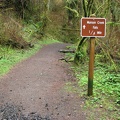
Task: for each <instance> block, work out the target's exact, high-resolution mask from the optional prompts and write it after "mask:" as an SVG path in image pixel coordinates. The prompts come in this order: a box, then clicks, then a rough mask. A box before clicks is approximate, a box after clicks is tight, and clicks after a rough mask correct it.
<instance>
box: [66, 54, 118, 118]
mask: <svg viewBox="0 0 120 120" xmlns="http://www.w3.org/2000/svg"><path fill="white" fill-rule="evenodd" d="M73 56H74V55H73V54H71V55H70V54H66V57H71V58H73ZM88 65H89V62H88V59H86V61H84V62H82V63H80V64H79V66H75V65H74V64H73V65H72V66H71V69H72V70H73V71H74V73H75V76H76V79H77V80H76V82H68V83H67V84H66V90H67V91H70V92H74V93H77V94H78V95H79V96H80V97H81V98H82V99H84V102H85V104H84V108H85V111H86V113H87V120H120V104H118V101H119V102H120V73H119V72H116V70H115V67H114V65H113V64H112V63H111V62H106V63H104V62H100V61H99V59H98V56H96V59H95V65H94V79H93V96H91V97H88V96H87V90H88ZM115 65H116V66H117V68H118V69H117V71H119V68H120V66H119V65H120V64H115Z"/></svg>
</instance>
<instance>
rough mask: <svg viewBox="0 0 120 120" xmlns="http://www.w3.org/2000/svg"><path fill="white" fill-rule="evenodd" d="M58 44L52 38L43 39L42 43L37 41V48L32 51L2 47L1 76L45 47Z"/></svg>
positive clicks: (0, 59) (0, 57) (0, 49)
mask: <svg viewBox="0 0 120 120" xmlns="http://www.w3.org/2000/svg"><path fill="white" fill-rule="evenodd" d="M56 42H58V41H57V40H55V39H54V38H52V37H47V38H43V40H42V41H36V43H35V47H34V48H32V49H26V50H24V49H21V50H19V49H13V48H11V47H10V46H9V47H8V46H6V47H5V46H1V45H0V66H1V67H0V76H2V75H4V74H6V73H7V72H9V70H10V69H11V68H12V67H13V66H14V65H15V64H16V63H18V62H20V61H22V60H24V59H27V58H28V57H30V56H31V55H33V54H35V53H36V52H37V51H38V50H39V49H40V48H41V47H42V46H43V45H46V44H52V43H56Z"/></svg>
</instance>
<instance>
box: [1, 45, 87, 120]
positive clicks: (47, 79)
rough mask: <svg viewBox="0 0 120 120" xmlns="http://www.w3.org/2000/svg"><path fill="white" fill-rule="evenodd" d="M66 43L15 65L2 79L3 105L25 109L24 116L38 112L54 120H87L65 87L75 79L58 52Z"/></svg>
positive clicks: (53, 46) (78, 103)
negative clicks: (8, 104) (18, 106)
mask: <svg viewBox="0 0 120 120" xmlns="http://www.w3.org/2000/svg"><path fill="white" fill-rule="evenodd" d="M65 46H66V44H60V43H56V44H52V45H47V46H44V47H43V48H42V49H41V50H40V51H39V52H38V53H37V54H36V55H34V56H32V57H31V58H29V59H27V60H25V61H23V62H21V63H20V64H18V65H16V66H15V67H14V68H13V69H12V70H11V71H10V72H9V73H8V74H7V75H5V76H4V77H3V78H1V79H0V106H2V105H4V104H6V103H10V104H14V105H20V106H22V107H23V108H24V109H23V111H22V112H23V113H24V114H25V115H28V114H29V113H33V112H37V113H39V114H40V115H42V116H46V115H47V116H49V118H51V120H85V115H84V114H83V112H82V111H81V108H80V106H81V104H82V101H81V100H80V98H79V97H77V96H76V95H74V94H72V93H69V92H67V91H66V90H65V89H64V87H65V83H66V82H67V81H70V80H72V75H70V73H69V69H68V65H67V64H66V63H65V62H63V61H60V60H59V58H61V56H63V54H61V53H59V52H58V50H59V49H62V48H65Z"/></svg>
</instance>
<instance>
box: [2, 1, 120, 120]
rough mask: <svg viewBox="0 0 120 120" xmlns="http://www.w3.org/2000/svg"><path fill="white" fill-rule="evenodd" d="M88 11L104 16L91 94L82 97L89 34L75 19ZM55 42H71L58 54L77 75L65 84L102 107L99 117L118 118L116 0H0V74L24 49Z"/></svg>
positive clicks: (119, 6)
mask: <svg viewBox="0 0 120 120" xmlns="http://www.w3.org/2000/svg"><path fill="white" fill-rule="evenodd" d="M91 15H95V16H96V18H105V19H106V36H105V37H102V38H100V37H99V38H97V37H96V38H95V65H94V93H93V94H94V95H93V97H88V96H87V95H86V93H87V91H86V89H87V82H88V75H87V74H88V62H89V53H90V51H89V44H90V42H89V41H90V37H81V35H80V31H81V30H80V20H81V18H83V17H90V16H91ZM46 40H47V41H46ZM56 41H59V42H64V43H69V44H71V45H70V46H68V48H67V49H68V51H71V50H72V51H74V52H69V53H66V54H65V58H64V60H65V62H67V63H70V64H71V69H72V70H73V72H74V74H75V77H76V79H77V81H76V84H77V87H76V88H74V87H72V85H71V83H69V85H71V86H70V89H72V90H73V91H74V92H77V93H78V94H79V95H80V96H81V97H82V98H85V99H86V107H87V108H89V109H90V110H91V111H92V107H93V106H94V107H95V108H103V106H104V108H105V111H107V112H106V113H104V114H102V115H103V116H104V117H105V116H107V117H108V118H109V120H119V119H120V0H0V66H1V68H0V75H3V74H5V73H6V72H7V71H8V70H9V69H10V67H11V66H13V65H14V64H16V63H17V62H19V61H20V60H21V59H22V56H23V54H28V53H27V51H29V50H31V49H33V51H34V49H39V48H38V46H37V45H39V44H44V43H46V42H48V43H50V42H51V43H52V42H53V43H54V42H56ZM29 54H31V53H30V52H29ZM13 55H15V56H16V55H21V58H19V57H18V58H16V57H15V56H13ZM93 112H94V111H93ZM107 113H108V114H107ZM106 114H107V115H106ZM107 117H106V118H104V119H102V120H107Z"/></svg>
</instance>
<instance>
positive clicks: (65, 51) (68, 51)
mask: <svg viewBox="0 0 120 120" xmlns="http://www.w3.org/2000/svg"><path fill="white" fill-rule="evenodd" d="M58 52H61V53H75V50H62V49H61V50H59V51H58Z"/></svg>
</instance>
